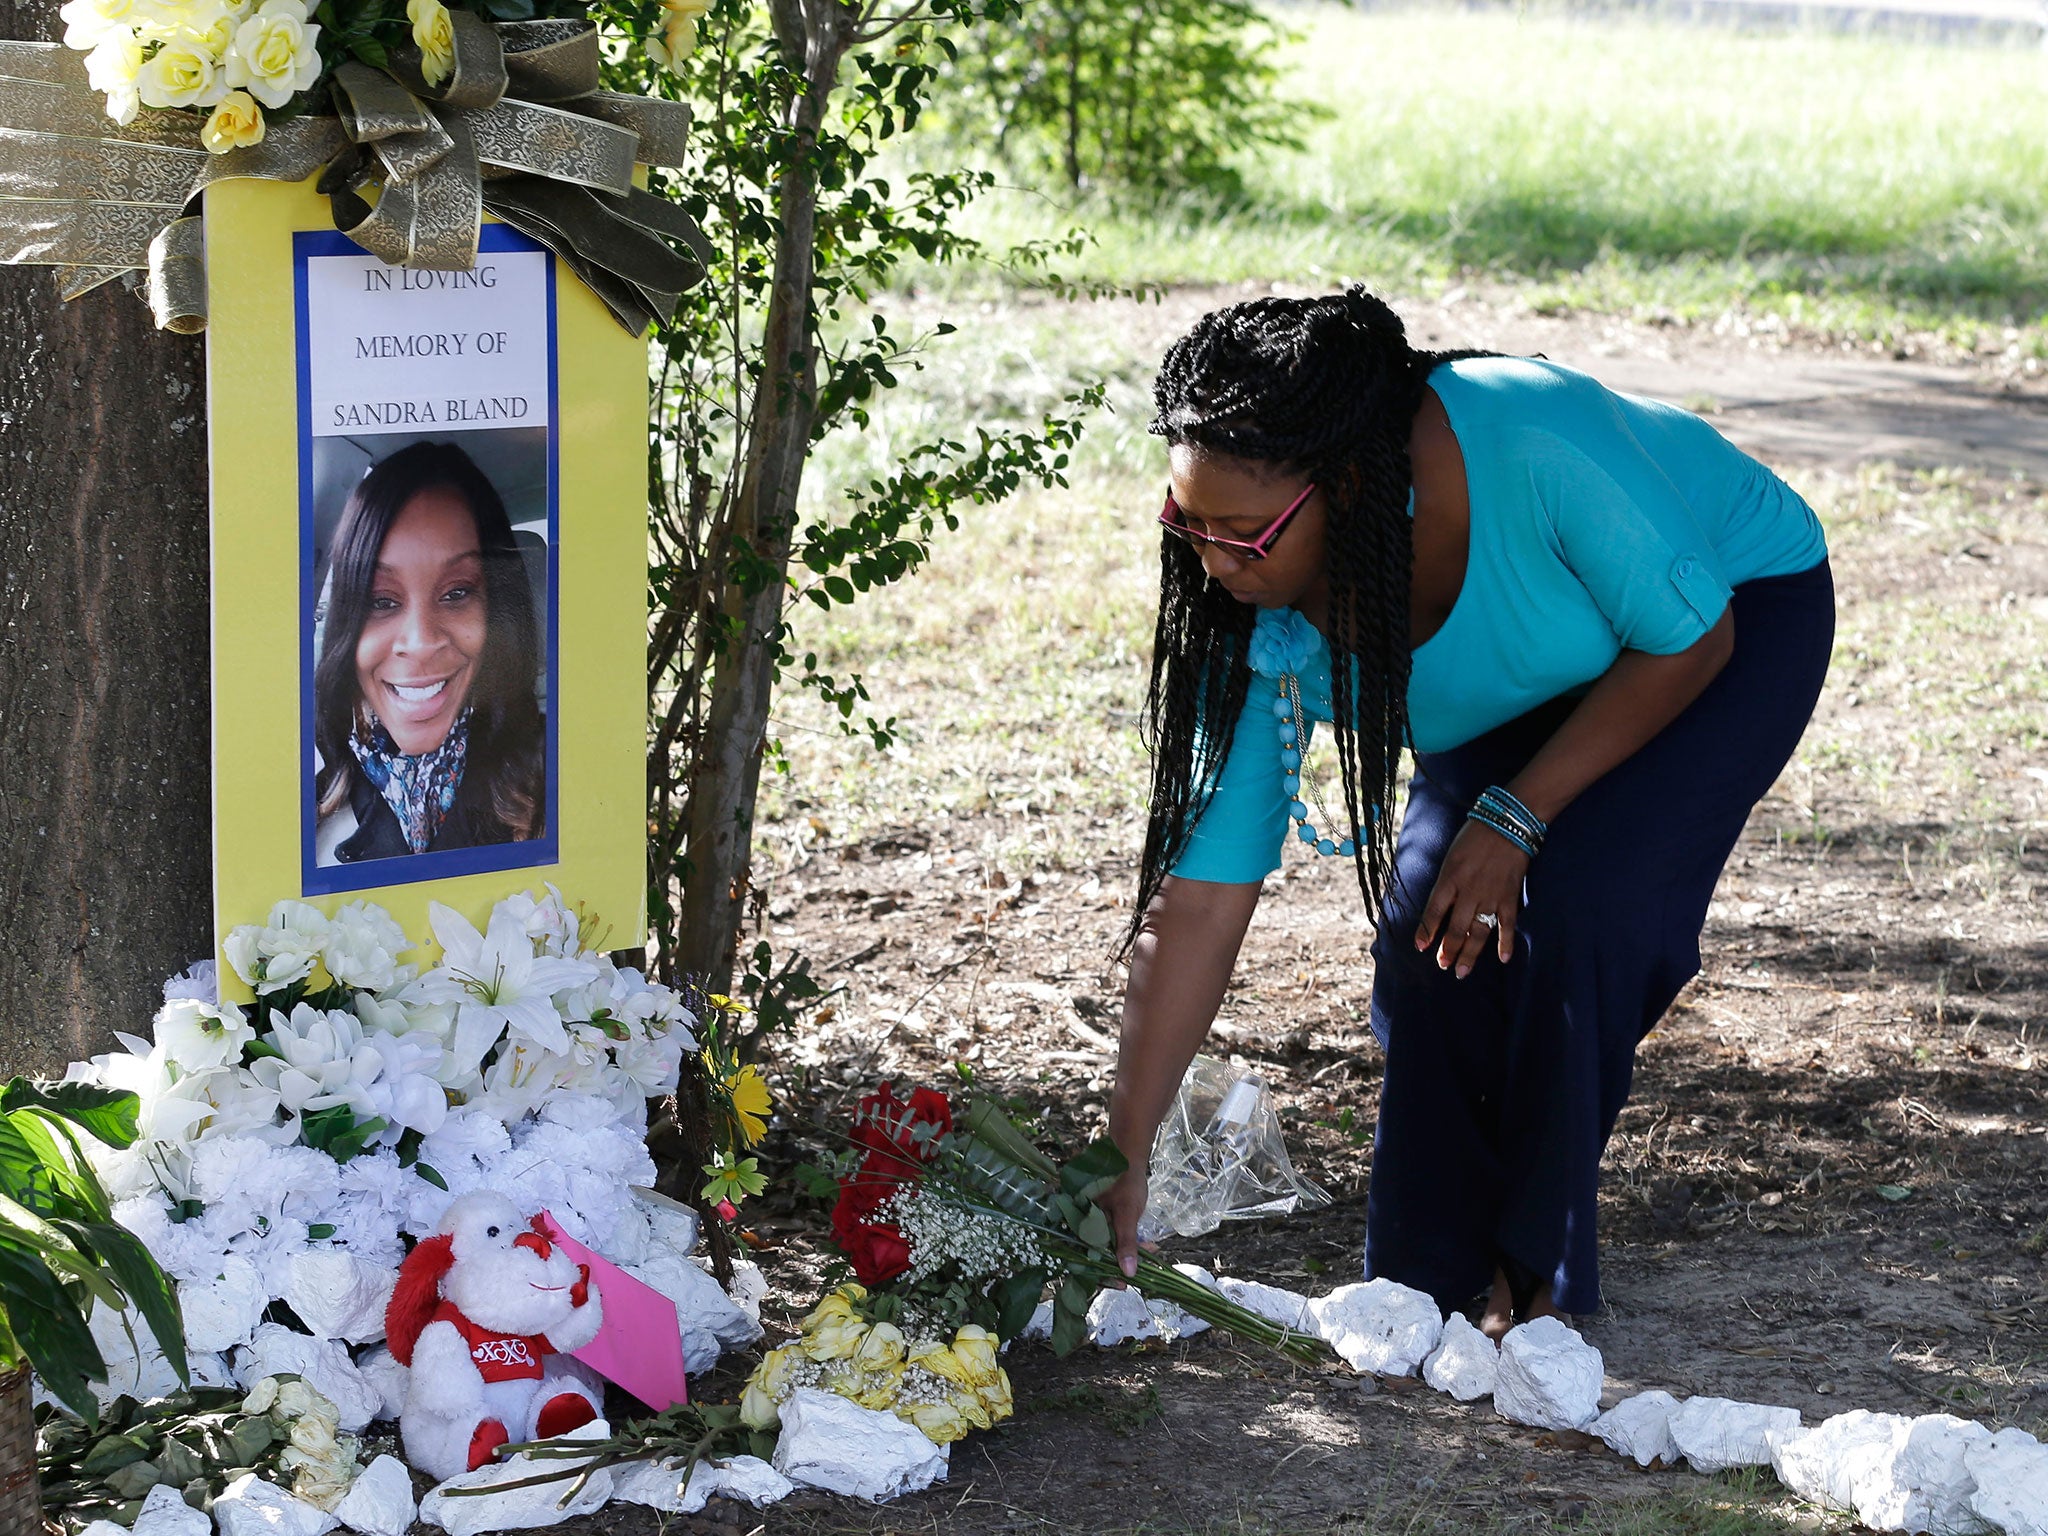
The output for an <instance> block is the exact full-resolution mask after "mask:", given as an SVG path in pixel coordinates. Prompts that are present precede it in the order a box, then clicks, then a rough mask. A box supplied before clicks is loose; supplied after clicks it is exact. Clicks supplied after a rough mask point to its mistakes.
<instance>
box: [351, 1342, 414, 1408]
mask: <svg viewBox="0 0 2048 1536" xmlns="http://www.w3.org/2000/svg"><path fill="white" fill-rule="evenodd" d="M356 1369H357V1370H359V1371H361V1372H362V1373H363V1380H365V1381H367V1382H368V1383H369V1384H370V1385H371V1386H373V1387H375V1388H376V1389H377V1395H378V1396H379V1397H381V1398H382V1399H383V1400H384V1403H383V1406H382V1407H380V1408H379V1409H378V1410H377V1417H378V1418H380V1419H396V1418H397V1417H398V1416H399V1415H400V1414H402V1413H404V1412H405V1387H406V1383H407V1382H408V1381H409V1380H411V1379H412V1372H411V1371H410V1370H408V1369H406V1367H404V1366H402V1365H400V1364H399V1363H398V1361H397V1359H396V1357H394V1356H393V1355H392V1353H391V1351H390V1350H389V1349H388V1348H386V1347H385V1346H384V1345H382V1344H376V1345H373V1346H371V1347H370V1348H369V1349H366V1350H364V1351H363V1352H362V1354H360V1355H359V1356H357V1357H356Z"/></svg>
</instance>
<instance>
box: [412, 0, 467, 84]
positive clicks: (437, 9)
mask: <svg viewBox="0 0 2048 1536" xmlns="http://www.w3.org/2000/svg"><path fill="white" fill-rule="evenodd" d="M405 19H406V20H407V21H410V22H411V23H412V40H413V43H414V45H415V46H417V47H418V49H419V51H420V73H421V74H422V75H424V76H425V77H426V81H427V84H429V85H439V84H440V83H441V82H442V81H443V80H446V79H447V78H448V77H449V76H450V75H452V74H454V73H455V23H454V21H453V20H451V19H450V17H449V15H448V7H447V6H445V5H443V4H442V3H441V0H405Z"/></svg>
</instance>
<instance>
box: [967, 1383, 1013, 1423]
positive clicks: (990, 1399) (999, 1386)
mask: <svg viewBox="0 0 2048 1536" xmlns="http://www.w3.org/2000/svg"><path fill="white" fill-rule="evenodd" d="M974 1395H975V1396H976V1397H978V1398H980V1399H981V1406H982V1407H983V1408H985V1409H987V1410H988V1418H989V1422H990V1423H991V1424H997V1423H1001V1422H1002V1421H1003V1420H1004V1419H1007V1418H1008V1417H1009V1416H1010V1414H1011V1413H1012V1412H1013V1411H1014V1410H1015V1406H1016V1405H1015V1403H1014V1402H1013V1401H1012V1400H1011V1397H1010V1373H1009V1372H1008V1371H1000V1370H999V1371H997V1372H996V1379H995V1380H994V1381H993V1382H991V1383H990V1384H989V1385H988V1386H985V1387H976V1388H975V1389H974Z"/></svg>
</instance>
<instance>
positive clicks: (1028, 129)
mask: <svg viewBox="0 0 2048 1536" xmlns="http://www.w3.org/2000/svg"><path fill="white" fill-rule="evenodd" d="M1289 36H1290V34H1289V33H1288V32H1287V31H1286V30H1285V29H1284V28H1282V27H1281V26H1280V25H1279V24H1278V23H1277V22H1275V21H1274V20H1273V19H1272V18H1271V17H1270V16H1269V15H1268V14H1267V13H1266V12H1265V11H1263V10H1261V9H1260V8H1259V7H1258V6H1256V5H1253V4H1251V3H1249V0H1156V3H1154V4H1150V5H1130V4H1125V3H1123V0H1036V3H1034V4H1031V5H1027V6H1026V7H1025V8H1024V11H1023V14H1022V15H1021V16H1020V17H1019V18H1018V20H1017V21H1016V22H1015V23H1013V24H1012V25H1010V26H1006V27H1002V28H993V27H990V28H983V29H981V30H979V31H977V32H975V33H974V34H972V35H971V36H969V37H966V38H964V39H963V40H962V43H961V49H960V60H961V86H962V89H961V90H960V91H959V92H958V93H957V95H956V96H955V97H954V98H953V99H952V100H951V101H950V102H949V111H948V116H949V120H950V121H951V122H952V124H953V126H954V129H955V132H956V134H957V135H958V136H959V137H960V138H961V139H962V140H964V141H966V142H970V143H975V144H986V143H989V142H991V141H993V143H994V144H995V146H996V150H997V153H998V154H999V155H1000V156H1001V157H1002V158H1004V159H1005V160H1007V161H1008V162H1009V163H1011V164H1012V165H1015V166H1017V167H1019V168H1021V169H1022V170H1024V171H1025V172H1026V173H1027V174H1036V175H1041V176H1043V175H1056V176H1058V177H1059V178H1061V179H1062V180H1064V181H1065V182H1066V184H1067V185H1068V186H1069V187H1072V188H1076V189H1078V188H1082V187H1102V188H1134V189H1137V190H1140V191H1147V192H1168V191H1194V190H1202V191H1208V192H1224V193H1230V194H1235V193H1237V192H1239V191H1240V190H1241V189H1242V177H1241V170H1242V158H1241V157H1242V156H1243V155H1244V153H1245V152H1246V151H1249V150H1258V149H1275V148H1288V149H1293V148H1299V147H1300V143H1301V140H1300V137H1299V129H1300V128H1301V127H1302V126H1304V124H1306V123H1307V122H1310V121H1313V120H1315V118H1316V117H1317V116H1319V115H1325V114H1322V113H1321V112H1320V109H1317V108H1314V107H1310V106H1307V105H1305V104H1303V103H1300V102H1296V101H1290V100H1287V99H1286V98H1284V97H1283V96H1282V95H1281V93H1280V80H1281V75H1280V70H1279V68H1278V67H1277V65H1276V64H1275V62H1274V53H1275V50H1276V48H1277V47H1278V45H1279V44H1281V43H1282V42H1283V41H1285V40H1287V38H1288V37H1289Z"/></svg>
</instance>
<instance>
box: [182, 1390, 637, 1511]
mask: <svg viewBox="0 0 2048 1536" xmlns="http://www.w3.org/2000/svg"><path fill="white" fill-rule="evenodd" d="M610 1433H611V1426H610V1425H608V1424H606V1423H605V1421H604V1420H603V1419H593V1420H591V1421H590V1423H588V1424H586V1425H584V1426H583V1427H582V1428H581V1429H578V1430H573V1431H571V1432H570V1436H569V1438H573V1439H577V1440H602V1439H604V1438H605V1436H607V1435H609V1434H610ZM582 1465H584V1463H583V1462H582V1461H581V1460H576V1459H569V1460H562V1461H535V1460H533V1459H532V1458H531V1457H529V1456H513V1457H511V1458H509V1459H508V1460H505V1461H499V1462H493V1463H491V1464H490V1465H489V1466H485V1467H478V1468H477V1469H476V1470H475V1471H474V1472H464V1473H461V1474H459V1475H458V1476H455V1477H451V1478H449V1479H448V1481H447V1482H445V1483H443V1484H441V1485H440V1487H438V1488H436V1489H434V1491H433V1492H431V1493H429V1494H428V1495H427V1496H426V1497H425V1498H424V1499H421V1500H420V1514H419V1517H420V1519H422V1520H424V1521H425V1522H426V1523H427V1524H429V1525H438V1526H440V1527H441V1529H442V1530H444V1531H446V1532H447V1533H448V1536H482V1533H483V1532H485V1531H524V1530H530V1529H532V1528H534V1527H535V1526H542V1525H560V1524H561V1523H562V1522H563V1521H564V1520H573V1519H575V1518H576V1517H577V1516H579V1515H587V1514H590V1513H592V1512H593V1511H595V1510H599V1509H602V1508H603V1507H604V1506H605V1504H606V1503H607V1502H609V1500H610V1499H611V1496H612V1473H611V1469H610V1468H609V1467H607V1468H605V1469H604V1470H602V1471H599V1472H595V1473H593V1474H592V1475H591V1478H590V1481H589V1482H588V1483H586V1484H585V1485H584V1488H583V1491H582V1492H581V1493H579V1494H577V1495H576V1497H575V1498H573V1499H571V1500H570V1501H569V1503H568V1506H567V1507H566V1508H564V1507H561V1499H562V1495H563V1494H565V1493H567V1492H568V1491H569V1487H570V1485H571V1483H572V1482H574V1479H573V1478H563V1479H562V1480H561V1481H560V1482H557V1483H542V1484H540V1485H539V1486H538V1487H534V1488H507V1489H505V1490H504V1491H503V1492H501V1493H489V1494H483V1495H480V1496H474V1497H472V1496H467V1495H465V1496H461V1497H456V1496H454V1490H455V1489H457V1488H495V1487H497V1486H498V1485H499V1484H501V1483H516V1482H518V1481H519V1480H520V1479H522V1478H527V1477H535V1476H538V1475H539V1474H540V1473H543V1472H561V1471H565V1470H569V1469H573V1468H576V1467H580V1466H582ZM221 1536H228V1533H227V1532H222V1533H221Z"/></svg>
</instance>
